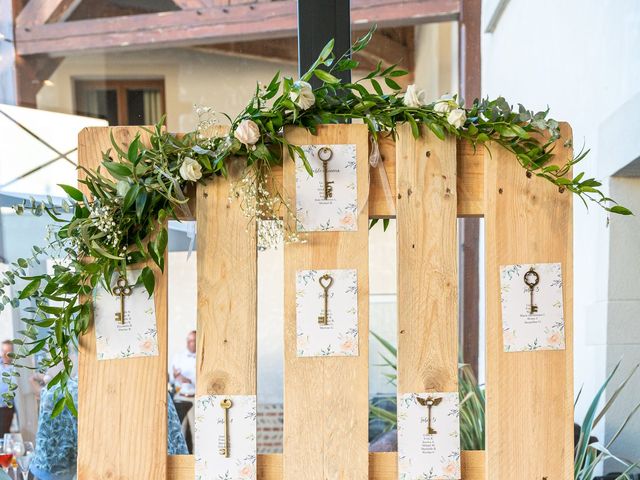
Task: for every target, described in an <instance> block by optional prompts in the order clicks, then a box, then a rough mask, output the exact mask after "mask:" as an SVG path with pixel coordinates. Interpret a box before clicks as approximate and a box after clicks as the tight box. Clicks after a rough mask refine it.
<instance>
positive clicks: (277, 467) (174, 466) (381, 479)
mask: <svg viewBox="0 0 640 480" xmlns="http://www.w3.org/2000/svg"><path fill="white" fill-rule="evenodd" d="M484 459H485V455H484V452H483V451H481V450H470V451H463V452H462V480H485V466H484ZM193 470H194V459H193V456H192V455H179V456H169V457H167V480H193ZM397 478H398V456H397V454H396V452H388V453H370V454H369V480H397ZM258 480H282V455H280V454H269V455H258Z"/></svg>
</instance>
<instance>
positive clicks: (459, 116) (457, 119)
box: [447, 108, 467, 128]
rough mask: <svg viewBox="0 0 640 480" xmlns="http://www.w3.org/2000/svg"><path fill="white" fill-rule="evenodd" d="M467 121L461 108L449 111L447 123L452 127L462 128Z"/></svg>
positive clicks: (465, 114) (465, 113)
mask: <svg viewBox="0 0 640 480" xmlns="http://www.w3.org/2000/svg"><path fill="white" fill-rule="evenodd" d="M466 121H467V112H465V111H464V110H463V109H462V108H456V109H455V110H451V111H450V112H449V115H448V116H447V122H449V123H450V124H451V125H453V126H454V127H456V128H462V126H463V125H464V122H466Z"/></svg>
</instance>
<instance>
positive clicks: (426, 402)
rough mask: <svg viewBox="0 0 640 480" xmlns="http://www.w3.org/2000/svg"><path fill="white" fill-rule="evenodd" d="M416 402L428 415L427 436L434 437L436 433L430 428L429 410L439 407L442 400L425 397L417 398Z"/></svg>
mask: <svg viewBox="0 0 640 480" xmlns="http://www.w3.org/2000/svg"><path fill="white" fill-rule="evenodd" d="M416 400H417V401H418V403H419V404H420V405H422V406H424V407H427V413H428V415H429V420H427V421H428V423H427V435H434V434H436V433H438V432H436V431H435V430H434V429H433V428H432V427H431V408H432V407H436V406H438V405H440V403H441V402H442V398H441V397H427V398H420V397H417V398H416Z"/></svg>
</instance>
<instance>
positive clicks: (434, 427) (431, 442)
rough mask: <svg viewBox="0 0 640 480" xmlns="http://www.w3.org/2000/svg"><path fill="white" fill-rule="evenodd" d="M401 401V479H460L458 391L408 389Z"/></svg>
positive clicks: (399, 468)
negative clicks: (420, 391)
mask: <svg viewBox="0 0 640 480" xmlns="http://www.w3.org/2000/svg"><path fill="white" fill-rule="evenodd" d="M398 403H399V404H398V474H399V478H400V480H426V479H430V480H440V479H447V480H458V479H460V477H461V473H460V472H461V469H460V399H459V394H458V392H451V393H405V394H402V395H401V396H400V399H399V402H398ZM429 405H430V406H429Z"/></svg>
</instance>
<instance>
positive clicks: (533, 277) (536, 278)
mask: <svg viewBox="0 0 640 480" xmlns="http://www.w3.org/2000/svg"><path fill="white" fill-rule="evenodd" d="M524 283H525V285H526V286H527V287H529V293H530V294H531V304H530V305H529V313H536V312H537V311H538V306H537V305H534V304H533V290H534V288H535V287H536V285H538V283H540V275H538V272H536V271H535V270H534V269H533V267H531V268H530V269H529V271H528V272H527V273H525V274H524Z"/></svg>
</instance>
